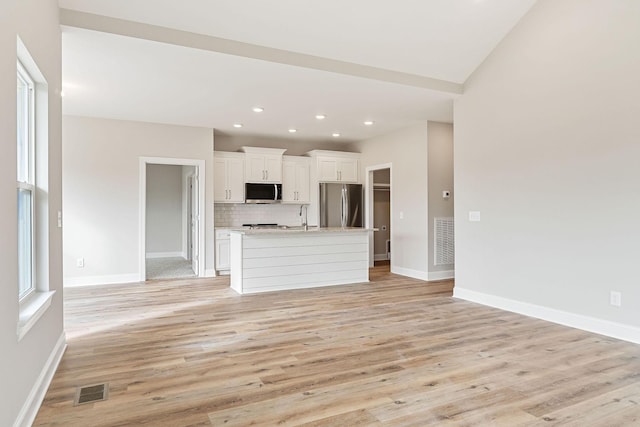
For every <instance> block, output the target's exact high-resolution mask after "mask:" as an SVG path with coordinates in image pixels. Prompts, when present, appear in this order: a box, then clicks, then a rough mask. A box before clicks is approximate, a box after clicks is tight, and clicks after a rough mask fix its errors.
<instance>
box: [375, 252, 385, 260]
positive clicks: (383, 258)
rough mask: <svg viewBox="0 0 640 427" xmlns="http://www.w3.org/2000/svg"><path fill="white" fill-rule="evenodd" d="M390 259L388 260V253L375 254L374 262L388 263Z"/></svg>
mask: <svg viewBox="0 0 640 427" xmlns="http://www.w3.org/2000/svg"><path fill="white" fill-rule="evenodd" d="M388 259H389V258H387V254H386V253H384V254H374V255H373V260H374V261H386V260H388Z"/></svg>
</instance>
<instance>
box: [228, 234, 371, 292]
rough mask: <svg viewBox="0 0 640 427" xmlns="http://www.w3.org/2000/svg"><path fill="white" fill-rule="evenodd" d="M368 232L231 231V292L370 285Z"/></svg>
mask: <svg viewBox="0 0 640 427" xmlns="http://www.w3.org/2000/svg"><path fill="white" fill-rule="evenodd" d="M369 234H370V232H369V230H367V229H362V228H357V229H356V228H354V229H341V228H335V229H334V228H319V229H314V230H309V231H303V230H248V231H240V230H232V231H231V236H230V237H231V253H230V254H231V256H230V262H231V288H232V289H233V290H235V291H236V292H238V293H240V294H249V293H259V292H269V291H279V290H287V289H302V288H314V287H320V286H331V285H344V284H349V283H362V282H368V281H369Z"/></svg>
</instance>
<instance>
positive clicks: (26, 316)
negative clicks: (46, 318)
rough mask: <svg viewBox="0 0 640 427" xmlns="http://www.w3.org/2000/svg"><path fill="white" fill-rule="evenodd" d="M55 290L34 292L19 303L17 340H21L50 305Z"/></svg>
mask: <svg viewBox="0 0 640 427" xmlns="http://www.w3.org/2000/svg"><path fill="white" fill-rule="evenodd" d="M55 293H56V291H50V292H35V293H34V294H33V295H31V296H30V297H29V298H28V299H27V301H25V302H23V303H22V304H20V319H19V320H18V341H20V340H22V338H24V336H25V335H27V332H29V330H30V329H31V328H33V327H34V326H35V324H36V323H37V322H38V319H40V318H41V317H42V315H43V314H44V313H45V312H46V311H47V309H48V308H49V306H50V305H51V299H52V298H53V294H55Z"/></svg>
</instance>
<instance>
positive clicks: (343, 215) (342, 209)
mask: <svg viewBox="0 0 640 427" xmlns="http://www.w3.org/2000/svg"><path fill="white" fill-rule="evenodd" d="M340 196H341V197H340V198H341V200H340V205H341V206H340V226H341V227H343V228H344V225H345V223H346V222H347V218H346V204H347V200H346V194H345V188H344V186H343V187H342V190H341V194H340Z"/></svg>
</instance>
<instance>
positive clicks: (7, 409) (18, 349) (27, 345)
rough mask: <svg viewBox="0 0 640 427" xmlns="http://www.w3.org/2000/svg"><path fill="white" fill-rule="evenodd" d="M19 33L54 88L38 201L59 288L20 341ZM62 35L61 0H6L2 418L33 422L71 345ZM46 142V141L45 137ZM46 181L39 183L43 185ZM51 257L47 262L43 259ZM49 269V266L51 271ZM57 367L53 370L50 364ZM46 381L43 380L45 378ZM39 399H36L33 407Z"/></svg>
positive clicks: (0, 172)
mask: <svg viewBox="0 0 640 427" xmlns="http://www.w3.org/2000/svg"><path fill="white" fill-rule="evenodd" d="M17 35H19V36H20V38H21V40H22V41H23V43H24V44H25V46H26V47H27V49H28V50H29V52H30V55H31V57H32V58H33V59H34V60H35V62H36V65H37V66H38V68H39V69H40V71H41V72H42V74H43V76H44V78H45V79H46V81H47V83H48V87H49V96H48V122H49V127H48V164H45V165H42V164H40V165H39V166H38V167H39V168H42V167H44V168H45V169H46V168H48V180H47V182H46V187H45V188H46V194H42V191H41V192H39V193H40V194H38V201H39V202H40V208H41V209H42V211H43V212H42V214H43V215H44V218H41V219H42V220H43V221H42V222H43V223H44V224H45V227H44V228H46V230H42V229H41V231H42V234H44V235H42V236H41V237H42V241H43V242H47V243H48V247H47V248H45V251H44V252H45V253H47V252H48V259H45V260H42V259H41V260H39V264H41V265H44V267H45V268H44V269H45V271H39V275H41V276H44V278H46V279H48V284H49V289H50V290H54V291H56V294H55V295H54V297H53V300H52V303H51V306H50V307H49V309H48V310H47V311H46V312H45V314H44V315H43V316H42V317H41V318H40V319H39V321H38V322H37V323H36V324H35V326H33V328H32V329H31V330H29V332H28V333H27V335H26V336H25V337H24V338H23V339H22V340H21V341H20V342H18V339H17V335H16V328H17V321H18V313H19V305H18V286H17V283H18V270H17V251H16V247H17V229H16V224H17V206H16V58H17V56H16V55H17V53H16V36H17ZM61 72H62V69H61V39H60V27H59V22H58V2H57V1H55V0H46V1H43V0H20V1H16V0H3V1H2V2H0V141H2V143H1V147H2V155H1V156H0V236H2V239H1V243H0V244H1V245H2V256H0V271H1V272H2V279H1V280H2V285H1V286H0V348H1V349H2V351H1V352H0V362H1V363H0V378H2V384H3V385H4V387H2V389H1V390H0V425H2V426H11V425H14V423H15V422H23V423H28V422H29V419H30V417H31V416H35V413H34V411H35V410H37V406H38V405H39V403H40V402H39V399H38V398H39V397H41V396H40V395H38V392H40V391H44V390H38V386H39V385H43V386H45V387H46V386H47V384H46V378H45V377H46V375H42V376H41V374H46V373H47V371H46V370H47V369H48V368H49V369H51V370H52V369H54V368H55V366H52V365H48V359H49V358H50V356H51V355H52V352H54V351H55V350H56V348H59V347H56V344H64V334H63V321H62V261H61V258H60V254H61V253H62V232H61V229H60V228H58V227H57V212H58V211H59V210H62V196H61V148H60V147H61V130H60V120H61V119H60V117H61V101H60V96H59V94H60V88H61ZM45 145H46V144H45ZM38 185H39V184H38ZM43 261H44V262H43ZM47 269H48V271H47ZM50 372H51V371H50ZM43 381H44V383H43ZM29 405H32V406H29Z"/></svg>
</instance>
